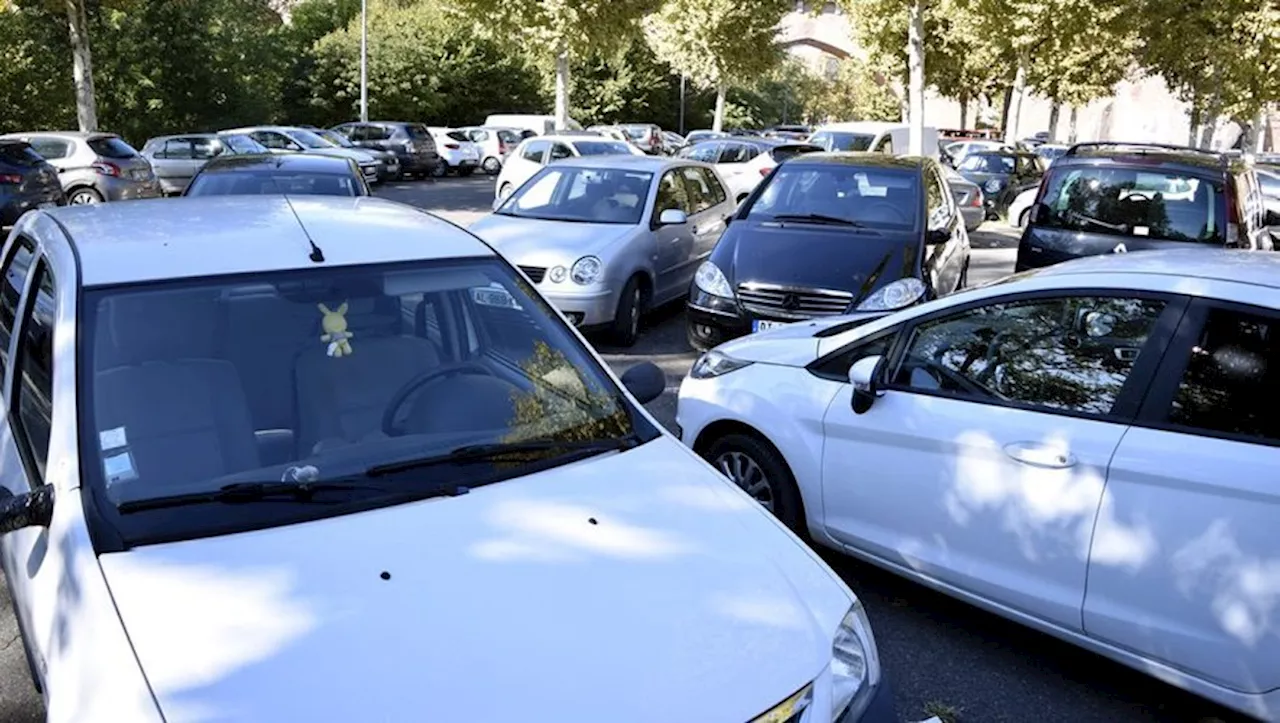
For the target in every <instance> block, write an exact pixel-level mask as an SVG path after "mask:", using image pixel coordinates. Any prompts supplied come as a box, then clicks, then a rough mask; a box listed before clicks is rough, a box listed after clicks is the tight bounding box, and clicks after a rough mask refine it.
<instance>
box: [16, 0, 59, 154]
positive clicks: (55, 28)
mask: <svg viewBox="0 0 1280 723" xmlns="http://www.w3.org/2000/svg"><path fill="white" fill-rule="evenodd" d="M0 48H4V53H5V59H4V62H3V63H0V132H4V133H9V132H12V131H18V130H25V129H29V128H41V127H43V128H73V127H75V124H76V111H75V97H74V93H73V91H72V87H71V52H70V51H69V50H68V43H67V28H66V19H65V17H64V16H62V15H59V14H57V13H55V12H52V11H50V10H47V9H45V8H42V7H39V6H37V7H30V8H27V7H23V8H20V9H11V10H0Z"/></svg>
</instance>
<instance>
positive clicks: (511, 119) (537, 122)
mask: <svg viewBox="0 0 1280 723" xmlns="http://www.w3.org/2000/svg"><path fill="white" fill-rule="evenodd" d="M484 124H485V125H487V126H502V127H505V128H520V129H522V130H523V129H528V130H531V131H533V132H534V133H537V134H538V135H540V136H543V135H546V134H548V133H550V132H552V131H554V130H555V129H556V117H555V116H553V115H505V114H497V115H491V116H489V117H488V118H485V119H484ZM568 130H571V131H580V130H582V125H581V124H580V123H578V121H576V120H574V119H572V118H570V119H569V128H568Z"/></svg>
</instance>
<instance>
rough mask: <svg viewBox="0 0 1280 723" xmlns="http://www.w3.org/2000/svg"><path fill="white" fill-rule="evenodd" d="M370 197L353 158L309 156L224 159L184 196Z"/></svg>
mask: <svg viewBox="0 0 1280 723" xmlns="http://www.w3.org/2000/svg"><path fill="white" fill-rule="evenodd" d="M268 194H289V195H292V196H368V195H370V194H369V184H368V182H367V181H365V179H364V175H363V174H361V173H360V168H359V166H357V165H356V163H355V161H353V160H351V159H349V158H338V157H335V156H312V155H307V154H305V153H298V154H290V155H278V154H263V155H255V156H223V157H220V158H215V159H213V160H212V161H209V162H208V163H207V164H205V167H204V168H202V169H200V172H199V173H197V174H196V177H195V178H193V179H191V185H189V186H187V190H186V191H185V192H184V193H183V194H182V195H184V196H260V195H268Z"/></svg>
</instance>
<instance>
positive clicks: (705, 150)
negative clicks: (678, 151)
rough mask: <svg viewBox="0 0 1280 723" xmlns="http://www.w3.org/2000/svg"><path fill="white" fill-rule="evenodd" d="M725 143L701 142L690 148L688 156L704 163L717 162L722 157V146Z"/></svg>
mask: <svg viewBox="0 0 1280 723" xmlns="http://www.w3.org/2000/svg"><path fill="white" fill-rule="evenodd" d="M725 145H726V144H724V143H699V144H698V145H696V146H692V147H690V148H689V149H688V150H689V152H688V154H686V157H687V158H690V159H693V160H695V161H702V162H703V163H715V162H716V160H717V159H718V158H719V157H720V149H721V147H723V146H725Z"/></svg>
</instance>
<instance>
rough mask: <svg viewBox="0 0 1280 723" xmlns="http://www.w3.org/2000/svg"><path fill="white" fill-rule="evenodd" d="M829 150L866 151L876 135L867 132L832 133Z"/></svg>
mask: <svg viewBox="0 0 1280 723" xmlns="http://www.w3.org/2000/svg"><path fill="white" fill-rule="evenodd" d="M830 135H831V141H830V147H829V148H827V150H830V151H866V150H870V149H871V143H872V142H873V141H875V139H876V137H875V136H873V135H870V134H867V133H832V134H830Z"/></svg>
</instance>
